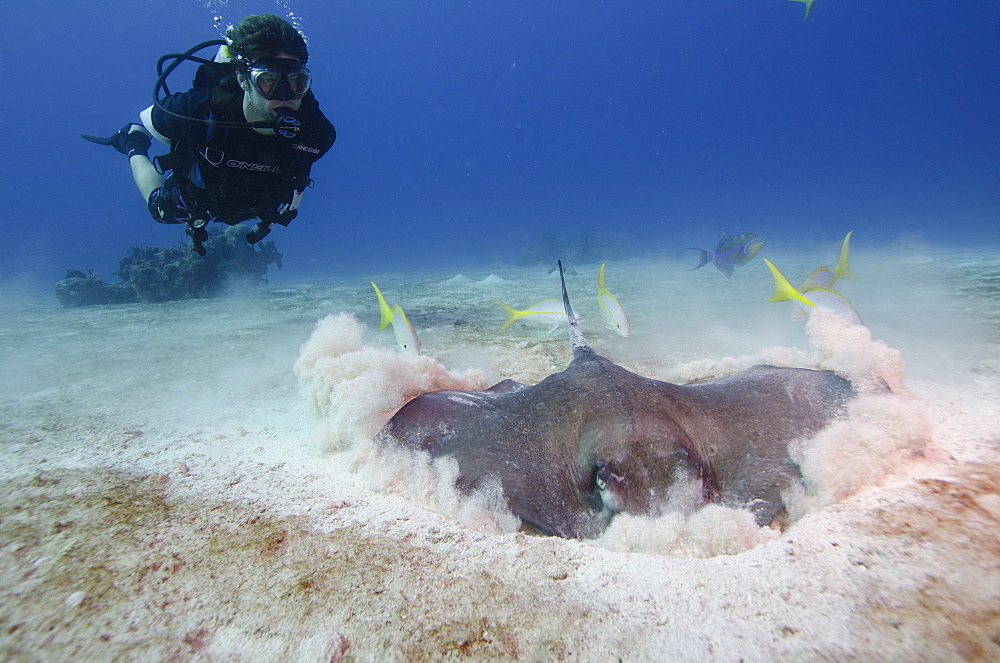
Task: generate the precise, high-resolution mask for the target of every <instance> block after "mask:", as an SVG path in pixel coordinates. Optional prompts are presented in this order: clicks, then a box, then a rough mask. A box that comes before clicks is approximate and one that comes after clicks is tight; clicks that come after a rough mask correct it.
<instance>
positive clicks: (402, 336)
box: [369, 281, 420, 355]
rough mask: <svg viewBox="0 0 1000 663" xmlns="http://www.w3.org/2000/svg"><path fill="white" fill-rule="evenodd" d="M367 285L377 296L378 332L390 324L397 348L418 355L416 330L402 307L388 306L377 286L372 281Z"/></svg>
mask: <svg viewBox="0 0 1000 663" xmlns="http://www.w3.org/2000/svg"><path fill="white" fill-rule="evenodd" d="M369 283H371V284H372V287H373V288H375V294H376V295H377V296H378V310H379V314H380V315H381V319H380V320H379V327H378V330H379V331H382V330H383V329H385V328H386V327H388V326H389V325H390V324H391V325H392V331H393V333H395V334H396V343H398V344H399V347H401V348H402V349H403V350H405V351H406V352H412V353H413V354H415V355H418V354H420V339H419V338H417V332H416V330H414V329H413V325H411V324H410V321H409V320H408V319H407V317H406V313H404V312H403V307H401V306H399V305H398V304H397V305H395V306H389V304H388V303H386V301H385V297H383V296H382V291H381V290H379V289H378V286H377V285H375V283H374V282H372V281H369Z"/></svg>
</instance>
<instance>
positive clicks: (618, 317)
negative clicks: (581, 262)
mask: <svg viewBox="0 0 1000 663" xmlns="http://www.w3.org/2000/svg"><path fill="white" fill-rule="evenodd" d="M597 303H598V304H599V305H600V307H601V313H603V314H604V319H605V322H607V324H608V327H609V328H610V329H611V331H613V332H616V333H617V334H618V335H619V336H625V337H627V336H628V335H629V326H628V316H627V315H625V309H623V308H622V305H621V304H620V303H618V300H617V299H615V296H614V295H612V294H611V293H610V292H608V289H607V288H606V287H605V285H604V263H603V262H602V263H601V271H600V273H599V274H598V276H597Z"/></svg>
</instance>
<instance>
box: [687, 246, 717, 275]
mask: <svg viewBox="0 0 1000 663" xmlns="http://www.w3.org/2000/svg"><path fill="white" fill-rule="evenodd" d="M685 250H686V251H700V252H701V257H700V258H698V264H697V265H695V266H694V267H692V268H691V269H689V270H688V271H689V272H693V271H694V270H696V269H700V268H701V267H704V266H705V265H707V264H708V263H709V262H711V260H712V254H711V253H709V252H708V251H706V250H705V249H696V248H694V247H693V246H689V247H688V248H687V249H685Z"/></svg>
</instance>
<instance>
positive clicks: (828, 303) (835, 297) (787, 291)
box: [764, 258, 864, 325]
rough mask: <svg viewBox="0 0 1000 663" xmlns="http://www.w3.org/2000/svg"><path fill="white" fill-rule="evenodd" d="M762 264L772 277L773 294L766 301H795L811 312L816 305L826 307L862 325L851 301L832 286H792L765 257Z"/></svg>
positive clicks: (855, 323) (845, 318)
mask: <svg viewBox="0 0 1000 663" xmlns="http://www.w3.org/2000/svg"><path fill="white" fill-rule="evenodd" d="M764 264H766V265H767V267H768V269H770V270H771V276H772V277H773V278H774V296H772V297H771V298H770V299H768V300H767V301H769V302H786V301H793V300H794V301H797V302H801V303H803V304H805V305H806V306H808V307H809V308H808V309H807V310H808V311H810V312H812V311H813V310H815V309H816V308H817V307H820V308H827V309H830V310H831V311H833V312H834V313H835V314H836V315H837V316H838V317H840V318H842V319H844V320H846V321H847V322H850V323H851V324H853V325H863V324H864V323H863V322H862V321H861V316H860V315H858V312H857V311H856V310H854V307H853V306H851V303H850V302H849V301H847V299H846V298H845V297H844V296H843V295H842V294H840V293H839V292H837V291H836V290H834V289H833V288H830V287H827V286H822V285H808V284H807V285H805V286H803V288H801V289H800V288H796V287H795V286H793V285H792V284H791V283H790V282H789V281H788V279H787V278H785V275H784V274H782V273H781V271H780V270H779V269H778V268H777V267H775V266H774V263H772V262H771V261H770V260H768V259H767V258H764Z"/></svg>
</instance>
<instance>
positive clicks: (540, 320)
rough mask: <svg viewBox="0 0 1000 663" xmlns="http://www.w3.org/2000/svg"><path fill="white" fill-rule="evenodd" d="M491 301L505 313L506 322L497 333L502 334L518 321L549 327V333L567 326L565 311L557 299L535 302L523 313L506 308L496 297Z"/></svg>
mask: <svg viewBox="0 0 1000 663" xmlns="http://www.w3.org/2000/svg"><path fill="white" fill-rule="evenodd" d="M493 301H495V302H496V303H497V304H499V305H500V306H502V307H503V308H504V310H505V311H507V321H506V322H504V323H503V326H502V327H500V329H498V330H497V332H502V331H503V330H504V329H507V327H510V326H511V325H512V324H514V323H515V322H517V321H518V320H521V321H522V322H526V323H528V324H534V325H538V326H540V327H551V328H552V329H550V330H549V331H550V332H551V331H552V330H553V329H555V328H556V327H558V326H559V325H565V324H567V321H566V309H565V308H564V307H563V303H562V302H561V301H559V300H558V299H543V300H542V301H540V302H535V303H534V304H532V305H531V306H529V307H528V308H526V309H524V310H523V311H518V310H517V309H515V308H511V307H510V306H507V305H506V304H504V303H503V302H502V301H500V300H499V299H497V298H496V297H494V298H493Z"/></svg>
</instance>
